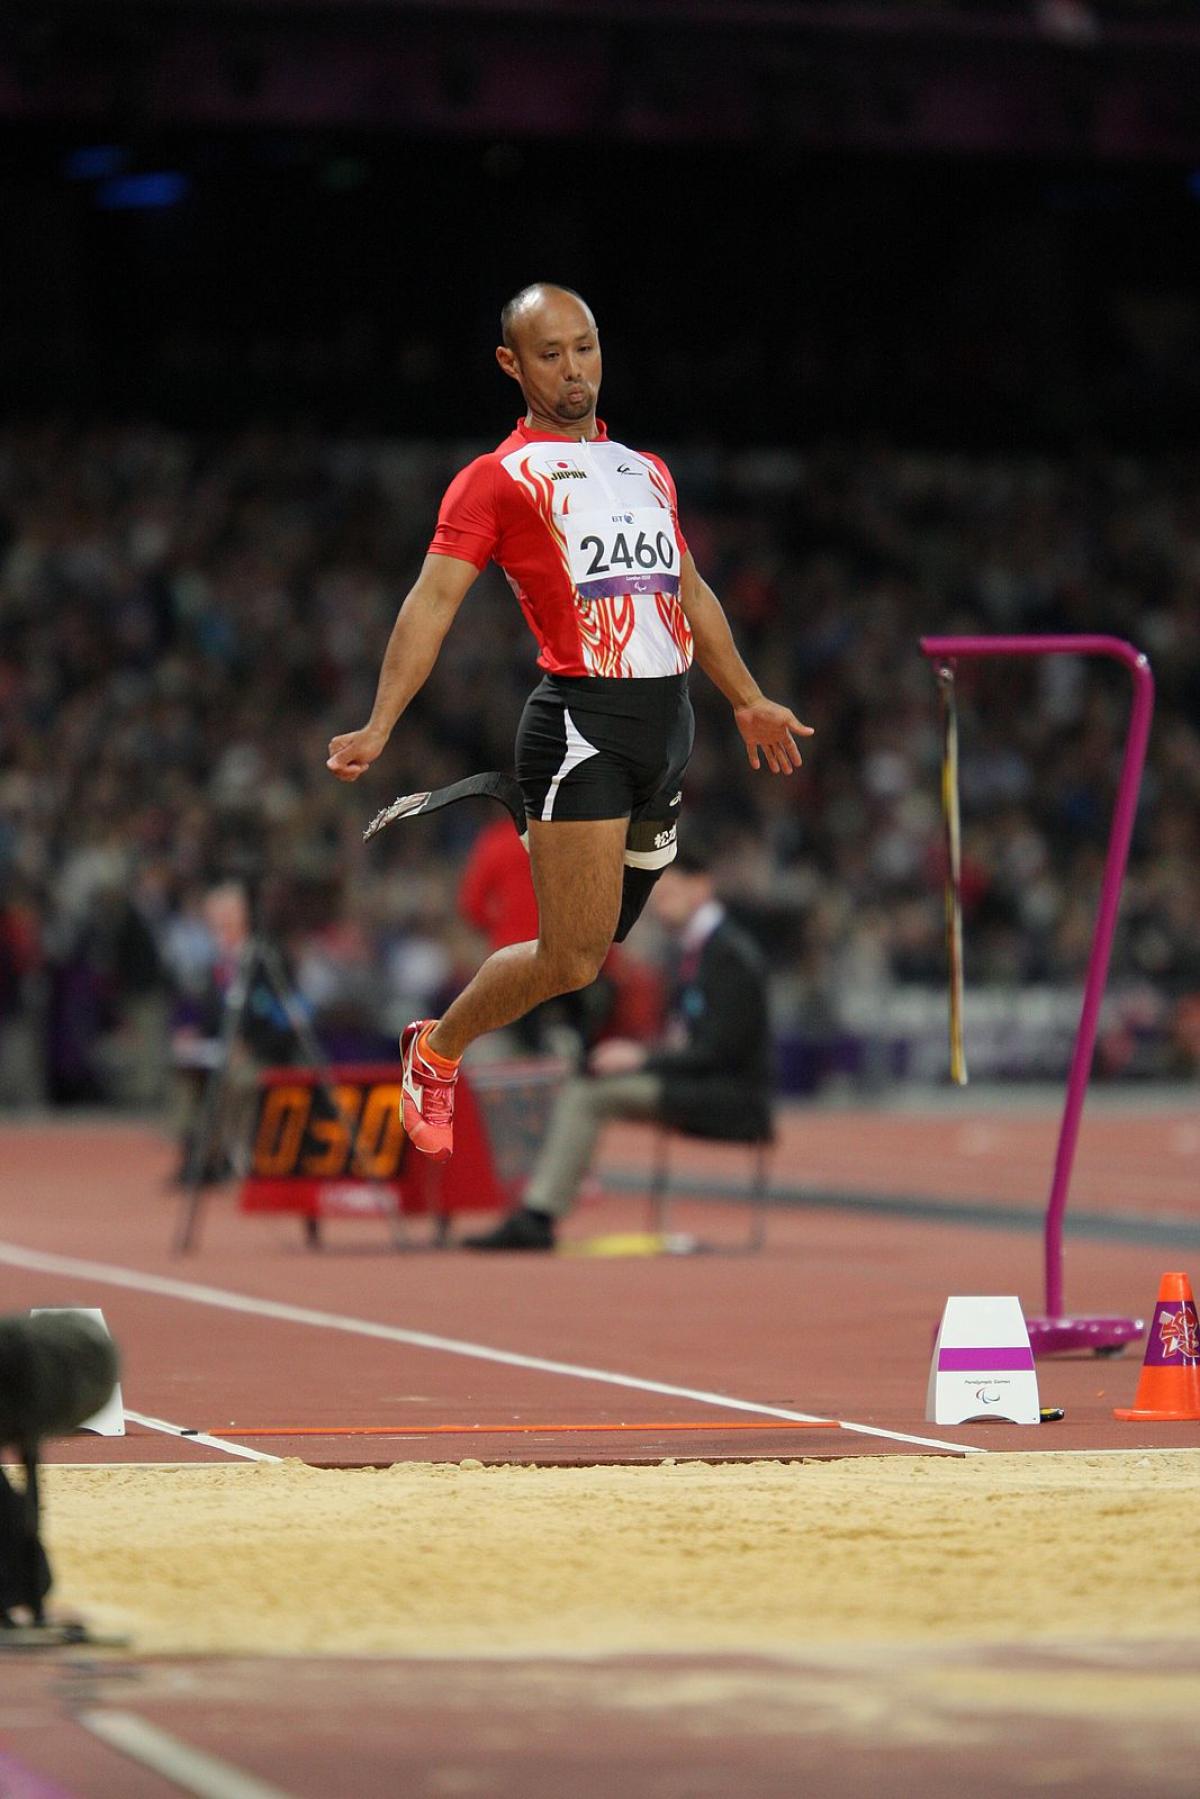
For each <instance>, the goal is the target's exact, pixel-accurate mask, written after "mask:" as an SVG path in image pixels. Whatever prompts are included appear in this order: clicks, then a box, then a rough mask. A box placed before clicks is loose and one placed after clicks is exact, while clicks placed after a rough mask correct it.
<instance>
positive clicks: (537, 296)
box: [500, 281, 596, 350]
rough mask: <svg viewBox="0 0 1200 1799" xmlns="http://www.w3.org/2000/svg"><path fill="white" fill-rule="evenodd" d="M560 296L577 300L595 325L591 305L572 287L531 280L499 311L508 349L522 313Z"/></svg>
mask: <svg viewBox="0 0 1200 1799" xmlns="http://www.w3.org/2000/svg"><path fill="white" fill-rule="evenodd" d="M560 296H561V297H563V298H565V299H568V300H575V301H577V302H578V304H579V305H580V306H582V308H583V310H584V312H586V313H587V316H588V318H589V319H590V320H591V323H592V326H593V328H594V327H595V323H596V320H595V316H594V314H593V312H592V309H591V307H590V306H589V305H588V303H587V301H586V300H585V299H584V297H583V295H582V294H579V293H576V291H575V289H574V288H573V287H560V286H559V284H558V283H557V282H556V281H531V282H530V283H529V285H528V287H523V288H522V289H521V291H520V293H519V294H514V295H513V297H512V299H511V300H509V301H508V302H507V303H506V304H505V305H504V306H503V307H502V308H501V311H500V336H501V338H502V340H503V341H504V342H505V343H506V344H507V345H508V347H509V349H510V350H511V349H512V348H513V332H514V327H515V326H516V325H517V323H518V322H519V321H520V320H521V319H522V318H523V317H524V315H525V314H526V313H530V312H533V311H534V310H536V309H537V308H538V307H539V306H540V305H541V304H542V302H543V301H544V300H549V299H551V298H552V297H553V298H558V297H560Z"/></svg>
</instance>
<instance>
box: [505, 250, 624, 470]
mask: <svg viewBox="0 0 1200 1799" xmlns="http://www.w3.org/2000/svg"><path fill="white" fill-rule="evenodd" d="M500 330H501V333H502V335H503V338H504V341H503V343H502V344H500V345H499V347H498V348H497V350H496V361H497V362H498V363H499V364H500V367H501V368H502V369H503V370H504V373H505V374H506V375H509V376H511V378H512V379H513V380H514V381H516V382H517V383H519V385H520V388H521V392H522V393H523V394H524V396H525V405H526V408H527V413H526V417H527V422H528V423H529V424H531V425H534V426H536V427H537V429H538V430H541V431H550V432H561V433H563V434H564V435H566V436H580V437H594V436H595V434H596V400H597V397H598V395H599V393H600V340H599V337H598V335H597V332H596V321H595V319H594V317H593V316H592V309H591V307H590V306H589V305H588V303H587V301H586V300H585V299H584V298H583V296H582V294H577V293H576V292H575V289H574V288H573V287H559V286H557V285H556V284H555V283H554V282H552V281H533V282H531V283H530V284H529V286H528V287H523V288H522V289H521V291H520V293H519V294H514V295H513V297H512V299H511V300H510V301H509V302H508V305H507V306H506V307H505V308H504V310H503V311H502V312H501V314H500Z"/></svg>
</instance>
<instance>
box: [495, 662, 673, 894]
mask: <svg viewBox="0 0 1200 1799" xmlns="http://www.w3.org/2000/svg"><path fill="white" fill-rule="evenodd" d="M687 683H688V678H687V676H686V674H682V675H662V676H655V677H650V678H640V679H637V678H625V679H620V678H617V677H613V676H605V675H547V676H546V677H545V679H544V680H543V681H542V683H541V685H540V686H539V687H537V688H535V689H534V691H533V693H531V694H530V696H529V699H528V700H527V702H526V705H525V710H524V712H523V713H522V714H521V723H520V725H519V727H518V729H517V779H518V781H519V782H520V783H521V791H522V793H523V794H524V796H525V810H526V812H527V813H528V815H529V817H530V818H538V819H545V820H552V819H556V818H566V819H589V818H626V817H627V818H629V820H630V833H629V843H628V848H627V850H626V856H625V860H626V862H627V863H628V864H629V865H630V866H631V867H639V868H662V867H665V865H666V864H667V863H668V862H669V861H670V860H671V858H672V857H673V856H674V854H675V827H676V822H677V820H678V817H679V800H680V792H679V787H680V782H681V780H682V778H683V771H684V769H685V768H686V767H687V765H688V760H689V758H690V756H691V753H692V739H693V737H694V735H695V728H696V724H695V718H694V717H693V714H692V702H691V700H690V699H689V697H688V686H687Z"/></svg>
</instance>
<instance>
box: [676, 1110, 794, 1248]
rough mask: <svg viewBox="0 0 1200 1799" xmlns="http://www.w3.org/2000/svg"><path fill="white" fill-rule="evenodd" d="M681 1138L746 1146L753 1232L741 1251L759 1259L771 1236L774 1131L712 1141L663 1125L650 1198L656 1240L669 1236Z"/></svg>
mask: <svg viewBox="0 0 1200 1799" xmlns="http://www.w3.org/2000/svg"><path fill="white" fill-rule="evenodd" d="M677 1136H678V1137H688V1138H690V1139H691V1140H692V1141H693V1142H695V1143H741V1144H744V1145H745V1147H746V1149H747V1150H748V1151H749V1154H750V1163H749V1177H750V1178H749V1181H748V1184H747V1186H746V1188H745V1198H746V1201H747V1203H748V1205H749V1209H750V1230H749V1232H748V1234H747V1237H746V1240H745V1242H744V1244H742V1245H741V1246H740V1247H741V1248H743V1249H745V1250H747V1251H748V1252H750V1253H751V1254H753V1255H757V1254H758V1252H759V1251H760V1250H761V1249H762V1247H763V1245H764V1243H765V1242H766V1235H767V1175H768V1172H769V1168H770V1162H771V1152H772V1151H773V1149H774V1147H775V1132H774V1129H773V1128H772V1129H769V1130H768V1131H767V1132H766V1133H765V1135H764V1134H757V1135H755V1136H748V1137H710V1136H709V1135H708V1134H707V1133H701V1132H699V1131H686V1130H682V1129H680V1128H678V1127H676V1126H673V1125H662V1126H661V1127H660V1128H659V1133H658V1144H657V1148H656V1153H655V1158H654V1173H653V1175H652V1177H651V1182H650V1191H649V1194H648V1196H647V1206H648V1219H649V1228H650V1231H651V1232H652V1234H653V1235H654V1236H656V1237H661V1236H665V1234H666V1225H667V1202H668V1198H669V1193H668V1187H669V1183H670V1175H671V1140H672V1138H674V1137H677ZM734 1197H735V1198H737V1197H740V1195H736V1194H735V1195H734ZM735 1247H737V1246H735Z"/></svg>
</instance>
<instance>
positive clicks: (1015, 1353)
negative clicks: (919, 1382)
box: [938, 1343, 1033, 1374]
mask: <svg viewBox="0 0 1200 1799" xmlns="http://www.w3.org/2000/svg"><path fill="white" fill-rule="evenodd" d="M1032 1367H1033V1351H1032V1349H1022V1348H1021V1347H1020V1345H1019V1344H1016V1343H1014V1344H1012V1345H1011V1347H1009V1348H1008V1349H939V1350H938V1373H939V1374H941V1373H948V1374H956V1373H959V1372H961V1373H963V1374H984V1373H988V1372H995V1371H997V1370H1000V1369H1009V1370H1016V1369H1019V1368H1032Z"/></svg>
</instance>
